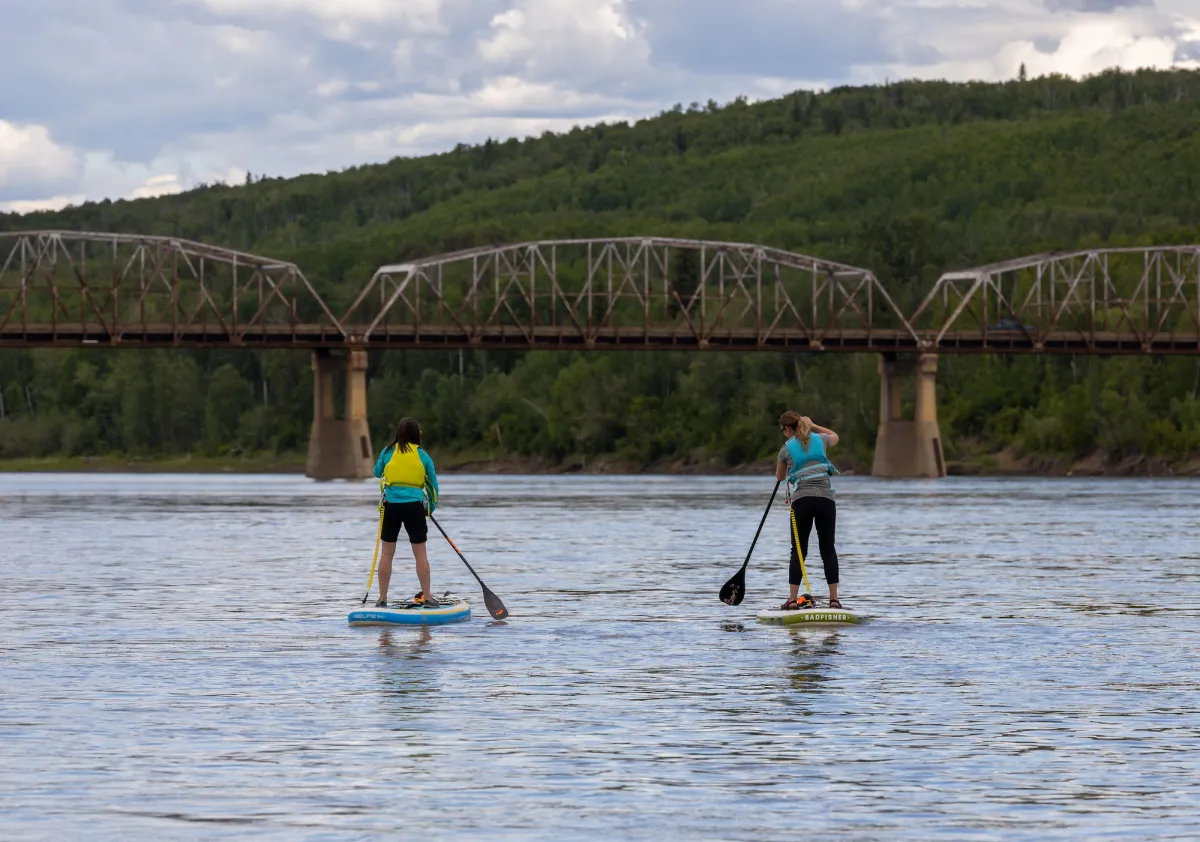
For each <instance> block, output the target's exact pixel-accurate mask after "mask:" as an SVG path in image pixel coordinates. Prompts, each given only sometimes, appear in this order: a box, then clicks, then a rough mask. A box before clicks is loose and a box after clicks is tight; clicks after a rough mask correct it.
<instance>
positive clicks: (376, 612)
mask: <svg viewBox="0 0 1200 842" xmlns="http://www.w3.org/2000/svg"><path fill="white" fill-rule="evenodd" d="M438 601H439V602H440V603H441V605H439V606H438V607H437V608H425V607H424V606H421V605H417V604H415V603H410V602H397V603H393V604H391V605H389V606H388V607H387V608H373V607H364V608H358V609H355V610H354V611H351V612H350V616H349V617H347V618H346V620H347V622H349V623H350V625H352V626H440V625H445V624H446V623H461V622H464V621H465V620H469V619H471V606H470V604H469V603H468V602H467V601H466V600H465V599H463V598H462V597H461V596H455V595H454V594H446V595H445V596H439V597H438Z"/></svg>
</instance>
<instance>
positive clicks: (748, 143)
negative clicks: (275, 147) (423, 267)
mask: <svg viewBox="0 0 1200 842" xmlns="http://www.w3.org/2000/svg"><path fill="white" fill-rule="evenodd" d="M1198 180H1200V73H1198V72H1195V71H1170V72H1167V71H1139V72H1137V73H1123V72H1118V71H1110V72H1108V73H1104V74H1101V75H1099V76H1095V77H1091V78H1088V79H1083V80H1071V79H1066V78H1062V77H1045V78H1040V79H1026V80H1023V81H1022V80H1014V81H1010V82H1006V83H999V84H983V83H970V84H951V83H943V82H911V81H905V82H897V83H891V84H887V85H879V86H870V87H853V88H838V89H834V90H831V91H828V92H823V93H814V92H806V91H798V92H796V93H793V94H790V95H788V96H784V97H781V98H779V99H775V100H771V101H767V102H761V103H749V102H747V101H745V100H736V101H734V102H732V103H728V104H725V105H721V106H718V105H717V104H715V103H711V102H710V103H707V104H705V105H700V104H692V105H690V106H686V107H685V106H683V105H680V106H677V107H675V108H672V109H670V110H668V111H666V112H664V113H662V114H660V115H658V116H656V117H653V118H649V119H646V120H641V121H637V122H635V123H618V124H608V125H596V126H591V127H586V128H585V127H580V128H576V129H573V130H571V131H569V132H565V133H560V134H551V133H547V134H545V135H543V136H541V137H535V138H526V139H524V140H517V139H508V140H503V141H499V140H489V141H487V142H485V143H482V144H477V145H473V146H466V145H462V146H459V147H458V148H456V149H454V150H452V151H450V152H447V153H444V154H441V155H434V156H427V157H422V158H400V159H396V160H393V161H390V162H388V163H385V164H379V165H370V166H362V167H355V168H352V169H349V170H346V171H343V172H337V173H329V174H325V175H312V176H302V177H299V178H290V179H280V178H267V177H263V176H261V175H260V176H252V177H250V178H248V179H247V183H246V184H241V185H208V186H205V187H202V188H199V189H196V190H192V191H189V192H187V193H183V194H179V195H174V196H164V197H160V198H156V199H146V200H138V201H119V202H109V201H105V202H97V203H88V204H86V205H83V206H81V207H75V208H68V209H65V210H63V211H59V212H46V213H38V214H30V215H26V216H15V215H0V230H18V229H36V228H62V229H80V230H107V231H123V232H133V233H147V234H169V235H174V236H182V237H187V238H190V239H196V240H200V241H203V242H208V243H213V244H218V245H224V246H229V247H233V248H239V249H245V250H248V251H252V252H255V253H259V254H266V255H270V256H274V257H278V258H280V259H284V260H294V261H295V262H297V263H298V264H299V265H300V266H301V267H302V268H303V269H304V271H305V274H306V275H307V276H308V277H309V279H310V280H311V281H312V282H313V283H314V284H315V285H316V287H317V288H318V291H319V292H320V294H321V295H322V297H324V298H325V299H326V300H327V301H329V302H330V304H331V306H332V307H333V308H334V310H335V311H336V310H338V309H339V308H340V307H343V306H345V305H347V304H348V303H349V302H350V300H352V299H353V296H354V295H355V294H356V293H357V291H358V290H359V289H360V288H361V285H362V284H363V283H364V282H365V281H366V279H367V278H369V277H370V274H371V272H372V271H373V270H374V268H375V267H376V266H377V265H380V264H382V263H385V262H393V261H397V260H403V259H406V258H411V257H419V256H425V255H429V254H435V253H439V252H444V251H450V250H454V249H459V248H464V247H469V246H474V245H483V244H493V243H505V242H518V241H522V240H527V239H543V238H557V237H580V236H587V237H607V236H637V235H647V234H660V235H666V236H681V237H694V238H698V239H721V240H740V241H747V242H757V243H763V244H766V245H771V246H776V247H780V248H785V249H790V250H795V251H801V252H805V253H810V254H814V255H817V256H820V257H824V258H828V259H833V260H840V261H844V262H847V263H852V264H855V265H861V266H867V267H870V268H872V269H873V270H874V271H875V272H876V274H877V275H878V276H879V278H880V280H881V281H882V282H883V283H884V284H885V285H887V287H888V289H889V291H890V292H891V294H892V295H893V297H894V298H895V299H896V300H897V302H898V303H899V304H900V306H901V307H902V308H903V309H906V310H910V309H911V306H912V304H913V303H915V301H916V300H917V299H918V298H919V297H920V296H921V295H922V294H923V293H924V292H925V291H926V290H928V288H929V286H930V285H931V284H932V283H933V281H934V280H935V279H936V277H937V276H938V275H939V274H940V273H941V272H943V271H946V270H947V269H951V268H958V267H963V266H970V265H977V264H980V263H985V262H989V261H993V260H998V259H1006V258H1010V257H1015V256H1018V255H1021V254H1028V253H1034V252H1042V251H1051V250H1061V249H1070V248H1078V247H1087V246H1099V245H1106V246H1115V245H1138V244H1166V243H1195V242H1200V183H1197V182H1198ZM1198 374H1200V369H1198V368H1197V364H1196V362H1195V361H1194V360H1187V359H1181V360H1158V359H1095V358H1078V359H1051V358H1033V357H1022V358H1011V359H1007V358H996V357H989V358H970V359H968V358H949V357H944V358H943V360H942V365H941V370H940V373H939V400H940V403H941V406H940V413H941V420H942V425H943V435H944V437H945V438H946V440H947V441H948V442H949V443H950V445H951V446H952V447H957V448H960V449H962V450H963V452H964V453H965V452H966V451H967V450H970V452H972V453H993V452H997V451H999V450H1003V449H1005V448H1015V449H1017V450H1019V451H1021V452H1024V453H1027V454H1030V455H1036V456H1045V457H1051V456H1058V455H1068V456H1079V455H1085V454H1088V453H1091V452H1100V453H1102V454H1104V455H1105V456H1107V457H1110V458H1114V459H1115V458H1121V457H1124V456H1130V455H1137V454H1144V455H1152V456H1160V457H1163V458H1168V459H1170V458H1183V457H1184V456H1186V455H1187V454H1189V453H1192V452H1194V451H1195V450H1196V448H1197V446H1198V445H1200V404H1198V403H1197V385H1198V384H1197V375H1198ZM369 376H370V387H369V389H370V391H369V401H370V411H371V424H372V432H373V435H375V437H376V438H377V439H378V440H380V441H382V439H383V437H384V436H386V435H387V433H388V432H390V428H391V426H392V425H393V423H394V421H395V418H396V417H397V415H398V414H399V413H406V414H417V415H418V416H419V417H421V418H422V420H423V422H424V423H425V426H426V429H427V430H428V431H429V435H430V436H431V441H432V442H436V443H437V446H439V447H442V448H444V449H446V450H448V451H454V452H457V453H462V454H478V455H479V456H480V457H481V458H483V457H490V456H497V455H514V456H522V457H536V458H538V459H540V460H543V461H545V462H546V463H548V464H549V463H559V462H563V461H567V460H571V459H578V458H590V457H592V456H596V455H600V454H619V455H620V456H621V457H622V458H624V459H627V460H629V461H630V462H633V463H638V464H646V465H651V464H660V465H661V464H667V463H670V462H673V461H678V462H686V463H689V464H704V465H713V466H721V467H724V466H730V465H736V464H739V463H743V462H746V461H748V460H752V459H756V458H759V457H762V456H764V455H766V454H768V453H769V452H771V451H772V449H773V448H774V447H776V446H777V441H776V438H775V431H774V427H773V424H772V423H771V422H772V416H773V415H775V414H777V413H778V412H779V411H781V410H782V409H783V408H796V409H800V410H801V411H804V412H806V413H807V414H810V415H813V416H814V417H815V418H820V419H821V422H822V423H827V424H829V425H830V426H834V427H840V428H841V429H844V430H846V436H845V437H846V439H847V441H848V442H852V443H853V444H852V445H851V446H850V447H849V448H848V449H847V451H846V455H845V457H844V458H846V459H849V460H850V461H851V462H854V463H858V464H860V465H865V464H869V457H870V448H871V446H872V444H873V440H874V430H875V424H876V419H877V411H878V406H877V401H878V391H877V390H878V379H877V373H876V368H875V361H874V359H873V358H871V357H868V356H863V357H856V356H847V357H836V356H822V357H820V358H816V357H813V356H805V355H783V354H709V353H704V354H696V355H689V354H675V353H663V354H643V353H638V354H625V355H620V354H607V353H597V354H591V355H588V354H567V353H561V354H556V353H548V352H536V353H534V352H531V353H518V352H505V353H483V352H471V353H467V354H464V355H462V358H461V359H460V356H459V355H458V354H457V353H456V352H446V353H435V352H421V353H413V352H406V353H387V354H380V355H375V356H373V357H372V359H371V367H370V370H369ZM311 393H312V385H311V372H310V370H309V361H308V358H307V355H306V354H304V353H298V352H297V353H293V352H282V351H280V352H233V351H174V352H170V351H165V352H137V351H120V352H114V351H98V350H89V349H79V350H71V351H62V350H53V351H50V350H46V351H42V350H38V351H25V350H6V351H2V352H0V416H2V417H0V457H12V456H26V455H44V454H58V453H66V454H73V453H104V452H121V453H148V454H165V453H182V452H211V453H214V454H220V453H231V452H282V453H288V452H296V451H299V450H303V448H304V445H305V442H306V438H307V428H308V423H309V420H310V418H311V399H312V398H311ZM953 455H954V454H953V453H952V454H951V456H952V457H953Z"/></svg>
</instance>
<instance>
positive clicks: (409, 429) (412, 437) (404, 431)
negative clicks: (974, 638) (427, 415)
mask: <svg viewBox="0 0 1200 842" xmlns="http://www.w3.org/2000/svg"><path fill="white" fill-rule="evenodd" d="M392 443H393V444H394V445H396V446H397V447H399V448H400V452H401V453H408V450H409V448H410V447H412V446H413V445H414V444H415V445H416V446H417V447H420V446H421V425H420V424H418V423H417V419H416V418H401V419H400V423H399V424H397V425H396V435H395V436H393V438H392Z"/></svg>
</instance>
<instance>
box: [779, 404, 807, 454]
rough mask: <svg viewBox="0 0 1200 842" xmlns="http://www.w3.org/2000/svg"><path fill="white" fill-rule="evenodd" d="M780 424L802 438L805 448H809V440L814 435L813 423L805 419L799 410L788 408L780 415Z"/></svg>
mask: <svg viewBox="0 0 1200 842" xmlns="http://www.w3.org/2000/svg"><path fill="white" fill-rule="evenodd" d="M779 426H780V427H782V428H783V429H784V430H785V431H790V432H791V434H792V435H793V436H795V437H796V438H798V439H800V444H802V445H804V449H805V450H808V442H809V439H810V437H811V436H812V425H811V424H810V423H809V422H808V421H806V420H804V418H803V417H802V416H801V415H800V413H798V412H793V411H792V410H790V409H789V410H788V411H787V412H785V413H783V415H780V416H779Z"/></svg>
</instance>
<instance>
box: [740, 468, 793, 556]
mask: <svg viewBox="0 0 1200 842" xmlns="http://www.w3.org/2000/svg"><path fill="white" fill-rule="evenodd" d="M782 483H783V480H779V481H778V482H776V483H775V490H774V491H772V492H771V499H770V500H768V501H767V509H766V511H764V512H763V516H762V520H760V521H759V522H758V529H757V530H756V531H755V533H754V540H753V541H751V542H750V549H749V550H748V551H747V552H746V560H745V561H743V562H742V573H745V572H746V567H747V566H748V565H749V564H750V556H752V555H754V545H755V544H757V543H758V536H759V535H760V534H762V528H763V524H764V523H766V522H767V515H769V514H770V513H771V504H773V503H774V502H775V495H777V494H778V493H779V486H780V485H781V484H782Z"/></svg>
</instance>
